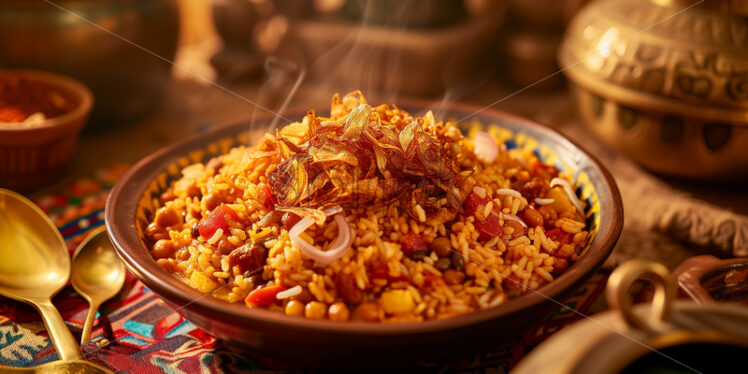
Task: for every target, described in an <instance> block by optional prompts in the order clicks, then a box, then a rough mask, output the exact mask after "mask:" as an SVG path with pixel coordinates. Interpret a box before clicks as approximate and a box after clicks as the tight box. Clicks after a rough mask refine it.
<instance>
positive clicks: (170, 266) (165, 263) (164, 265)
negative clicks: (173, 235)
mask: <svg viewBox="0 0 748 374" xmlns="http://www.w3.org/2000/svg"><path fill="white" fill-rule="evenodd" d="M156 265H158V266H160V267H161V269H164V270H165V271H167V272H169V273H176V272H177V271H179V269H178V268H177V265H176V263H174V260H171V259H165V258H160V259H158V260H156Z"/></svg>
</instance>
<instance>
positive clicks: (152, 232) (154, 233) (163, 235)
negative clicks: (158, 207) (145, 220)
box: [145, 222, 169, 242]
mask: <svg viewBox="0 0 748 374" xmlns="http://www.w3.org/2000/svg"><path fill="white" fill-rule="evenodd" d="M145 236H146V237H147V238H148V239H150V240H151V241H153V242H157V241H159V240H161V239H169V233H168V232H166V230H164V228H163V227H160V226H159V225H157V224H156V223H155V222H151V223H149V224H148V227H146V228H145Z"/></svg>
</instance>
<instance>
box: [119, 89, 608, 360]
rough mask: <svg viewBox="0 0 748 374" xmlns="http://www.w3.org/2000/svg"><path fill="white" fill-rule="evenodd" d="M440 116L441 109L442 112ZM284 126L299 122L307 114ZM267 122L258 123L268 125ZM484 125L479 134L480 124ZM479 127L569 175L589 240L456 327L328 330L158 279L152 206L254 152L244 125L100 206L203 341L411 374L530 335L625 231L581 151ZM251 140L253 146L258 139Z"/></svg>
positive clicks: (178, 150)
mask: <svg viewBox="0 0 748 374" xmlns="http://www.w3.org/2000/svg"><path fill="white" fill-rule="evenodd" d="M398 106H399V107H401V108H404V109H406V110H408V111H410V112H411V113H414V114H419V115H421V114H423V113H424V112H425V110H426V109H428V108H435V107H437V106H438V103H434V102H419V101H404V102H401V103H399V104H398ZM445 107H446V109H445ZM441 109H442V110H443V112H442V113H443V114H444V115H440V113H439V112H437V118H440V117H441V118H456V119H460V118H464V117H466V116H468V115H470V114H471V113H474V112H477V111H478V109H479V108H476V107H472V106H468V105H460V104H444V105H442V106H441ZM288 113H292V114H289V115H287V117H289V118H298V119H300V118H302V115H303V113H304V111H298V112H297V113H296V115H293V113H294V112H293V111H289V112H288ZM271 120H272V118H267V119H266V120H265V121H262V120H256V121H255V124H254V127H255V128H262V127H263V126H266V125H267V124H268V123H270V121H271ZM481 124H482V125H481ZM481 126H485V128H486V130H487V131H489V132H490V133H493V134H494V135H496V136H497V137H499V138H500V139H506V144H507V145H508V146H510V147H524V148H530V149H533V150H535V152H536V154H538V155H539V156H540V158H541V160H543V161H545V162H550V163H554V164H555V165H556V166H557V167H559V168H560V169H561V170H562V171H566V172H573V175H574V176H575V183H576V184H577V185H578V186H579V190H580V194H581V196H582V198H583V199H586V200H587V202H588V206H589V208H588V210H589V212H588V216H589V218H588V226H589V227H590V231H591V233H592V240H591V242H590V244H589V245H588V247H587V248H586V249H585V252H584V254H583V255H582V256H581V257H580V258H579V260H578V261H577V262H575V263H574V264H573V265H572V266H571V267H570V268H569V269H568V270H567V271H566V272H565V273H564V274H563V275H561V276H560V277H558V278H557V279H555V280H554V281H553V282H551V283H549V284H547V285H545V286H543V287H542V288H540V289H539V290H538V291H537V292H535V293H533V292H530V293H528V294H525V295H523V296H521V297H518V298H516V299H513V300H511V301H509V302H507V303H505V304H503V305H500V306H498V307H495V308H491V309H486V310H481V311H477V312H475V313H472V314H467V315H463V316H459V317H456V318H451V319H445V320H438V321H426V322H421V323H403V324H371V323H364V322H346V323H340V322H334V321H327V320H311V319H305V318H298V317H291V316H287V315H283V314H280V313H276V312H271V311H268V310H265V309H250V308H247V307H246V306H245V305H244V304H241V303H236V304H231V303H228V302H224V301H220V300H217V299H214V298H212V297H210V296H206V295H203V294H201V293H200V292H199V291H197V290H194V289H192V288H190V287H189V286H187V285H186V284H184V283H182V282H181V281H180V280H178V279H177V278H175V277H173V276H171V275H170V274H168V273H167V272H165V271H164V270H162V269H161V268H160V267H159V266H158V265H157V264H156V262H155V261H154V260H153V259H152V258H151V256H150V254H149V251H148V247H147V246H146V244H145V243H144V240H143V231H144V229H145V227H146V225H147V224H148V220H149V218H150V217H152V214H153V212H154V211H155V209H156V208H157V207H156V206H153V204H154V203H153V200H154V199H153V198H152V197H157V196H158V194H160V193H161V192H162V191H163V190H164V189H166V187H167V186H168V185H169V183H170V181H171V180H173V179H174V178H176V177H177V176H178V175H179V171H180V170H181V168H182V167H184V166H186V165H188V164H190V163H193V162H201V161H207V159H209V158H210V157H212V156H214V155H216V154H220V153H224V152H226V151H227V150H228V149H229V148H231V147H232V146H233V145H236V144H240V143H245V144H251V138H252V135H253V134H255V135H256V134H257V133H259V131H256V130H255V131H251V130H250V125H249V124H247V123H239V124H235V125H232V126H226V127H216V128H213V129H210V130H208V131H206V132H204V133H200V134H197V135H195V136H193V137H191V138H189V139H186V140H184V141H182V142H179V143H177V144H174V145H172V146H169V147H166V148H164V149H162V150H160V151H158V152H156V153H154V154H152V155H151V156H149V157H146V158H145V159H143V160H142V161H140V162H139V163H138V164H136V165H135V166H134V167H132V168H131V169H130V170H129V171H128V172H127V173H126V174H125V175H124V176H123V177H122V179H121V180H120V181H119V182H118V183H117V185H116V186H115V187H114V188H113V190H112V192H111V194H110V196H109V200H108V201H107V206H106V225H107V229H108V232H109V235H110V238H111V239H112V242H113V243H114V245H115V247H116V249H117V251H118V253H119V255H120V256H121V258H122V259H123V260H124V262H125V263H126V265H127V267H128V269H129V270H130V271H131V272H132V273H133V274H134V275H135V276H136V277H137V278H138V279H140V280H141V281H142V282H143V283H144V284H145V285H146V286H147V287H149V288H150V289H151V290H152V291H153V292H154V293H155V294H156V295H158V296H159V297H160V298H162V299H163V300H164V301H165V302H166V303H167V304H169V305H170V306H171V307H173V308H174V309H175V310H177V311H178V312H179V313H181V314H182V315H184V316H185V318H187V319H188V320H190V321H191V322H192V323H194V324H195V325H196V326H198V327H200V328H202V329H203V330H205V331H206V332H208V333H209V334H211V335H213V336H215V337H217V338H219V339H223V340H226V341H228V342H230V343H233V344H238V345H240V346H243V347H245V348H246V349H247V351H248V352H249V353H251V354H258V355H261V356H266V357H271V358H274V359H276V360H280V361H283V362H288V363H292V364H294V365H301V366H303V367H314V368H326V369H330V368H337V369H342V370H352V369H355V368H359V369H360V368H372V367H381V366H393V365H403V364H404V365H407V364H410V365H415V364H417V363H418V362H419V361H421V360H443V359H447V358H449V357H455V356H457V355H460V354H466V353H478V352H481V351H485V350H487V349H489V348H491V347H493V346H496V345H498V344H500V343H502V342H506V341H508V340H509V339H512V338H516V337H517V336H519V334H520V333H521V332H522V331H524V330H526V329H527V328H528V327H531V326H533V325H535V324H537V323H538V322H540V321H541V320H542V319H543V318H545V317H547V316H548V315H549V314H550V313H551V312H552V311H554V310H556V309H558V308H559V307H560V306H561V305H562V304H561V303H562V302H563V300H564V298H565V297H566V296H569V295H570V294H571V293H572V292H574V291H575V290H576V289H577V288H578V287H579V286H581V284H582V283H583V282H584V281H585V280H586V279H587V278H588V277H589V276H590V275H592V274H593V273H594V272H595V270H596V269H597V268H598V267H599V266H600V265H602V263H603V262H604V261H605V259H606V258H607V257H608V255H609V254H610V253H611V251H612V250H613V247H614V245H615V244H616V242H617V240H618V238H619V236H620V233H621V229H622V226H623V207H622V203H621V197H620V195H619V192H618V188H617V187H616V184H615V182H614V180H613V178H612V177H611V176H610V174H609V173H608V171H606V170H605V169H604V167H603V166H602V165H601V164H600V163H599V162H598V161H597V160H596V159H595V158H594V157H592V156H590V155H589V154H588V153H586V152H585V151H584V150H582V149H581V148H580V147H579V146H577V145H576V144H574V143H573V142H571V141H569V140H568V139H566V138H564V137H563V136H562V135H560V134H559V133H557V132H556V131H554V130H552V129H550V128H547V127H545V126H542V125H540V124H537V123H534V122H532V121H530V120H527V119H524V118H520V117H515V116H512V115H509V114H506V113H502V112H497V111H494V110H484V111H481V112H480V113H478V114H477V115H475V116H474V117H471V119H470V120H469V121H468V122H467V123H465V127H466V128H465V130H466V131H469V128H472V129H473V130H474V129H476V128H479V127H481ZM255 138H257V137H255Z"/></svg>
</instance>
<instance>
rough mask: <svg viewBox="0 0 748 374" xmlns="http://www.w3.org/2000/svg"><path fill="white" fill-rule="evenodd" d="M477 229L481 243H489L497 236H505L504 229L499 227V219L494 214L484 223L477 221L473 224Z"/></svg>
mask: <svg viewBox="0 0 748 374" xmlns="http://www.w3.org/2000/svg"><path fill="white" fill-rule="evenodd" d="M473 225H474V226H475V229H476V230H478V234H480V236H479V237H478V239H479V240H481V241H484V242H485V241H489V240H491V239H493V238H494V237H496V236H500V235H504V228H503V227H501V225H499V217H497V216H496V215H494V214H490V215H489V216H488V217H486V219H485V220H483V221H478V220H477V219H476V220H475V222H474V223H473Z"/></svg>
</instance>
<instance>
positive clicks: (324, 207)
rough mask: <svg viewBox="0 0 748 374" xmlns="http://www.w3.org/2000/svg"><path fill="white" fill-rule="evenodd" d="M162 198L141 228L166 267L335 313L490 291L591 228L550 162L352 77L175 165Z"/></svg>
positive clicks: (553, 270)
mask: <svg viewBox="0 0 748 374" xmlns="http://www.w3.org/2000/svg"><path fill="white" fill-rule="evenodd" d="M159 200H160V206H161V207H160V208H159V209H158V210H157V211H156V212H155V214H154V215H153V217H152V219H151V223H150V225H149V226H148V227H147V229H146V230H145V233H144V236H145V239H146V241H147V242H148V243H149V245H150V249H151V255H152V256H153V258H154V259H155V260H156V262H157V263H158V264H159V265H160V266H161V267H162V268H163V269H164V270H165V271H167V272H169V273H172V274H173V275H174V276H176V277H178V278H179V279H181V280H182V281H184V282H185V283H187V284H188V285H190V286H191V287H193V288H195V289H197V290H199V291H200V292H203V293H210V294H211V295H212V296H213V297H216V298H219V299H223V300H226V301H229V302H237V303H245V304H246V305H247V307H250V308H267V309H269V310H273V311H278V312H280V313H285V314H288V315H293V316H302V317H306V318H326V319H330V320H334V321H348V320H362V321H368V322H416V321H424V320H432V319H442V318H449V317H453V316H457V315H461V314H466V313H471V312H473V311H476V310H479V309H484V308H490V307H494V306H497V305H500V304H502V303H505V302H507V301H508V300H511V299H512V298H516V297H518V296H520V295H522V294H524V293H527V292H534V290H537V289H538V288H540V287H542V286H543V285H545V284H547V283H549V282H551V281H553V280H554V279H555V278H556V277H558V276H559V275H560V274H562V273H563V272H564V271H566V270H567V269H568V267H569V266H570V265H571V264H572V263H573V262H574V261H575V260H576V259H577V257H578V256H579V254H580V253H581V251H582V250H583V248H585V246H586V245H587V243H588V241H589V238H588V236H589V235H588V232H587V231H586V223H585V203H584V202H583V201H581V200H580V199H579V198H578V197H577V196H576V195H575V191H574V187H573V186H572V184H571V183H570V182H569V178H568V176H565V175H563V174H560V173H559V170H557V169H556V168H555V167H554V166H550V165H544V164H543V163H541V162H540V160H539V159H538V157H537V156H536V155H535V154H533V153H532V152H524V151H520V150H507V149H506V147H505V146H503V145H502V144H498V143H497V142H496V139H494V138H493V137H492V136H491V135H489V134H487V133H485V132H480V131H478V132H476V133H474V134H472V135H471V136H465V135H463V133H462V132H461V131H460V129H459V128H458V124H457V123H456V122H454V121H447V122H443V121H437V120H436V119H435V118H434V116H433V114H432V113H431V112H428V113H426V114H425V115H423V116H422V117H414V116H412V115H411V114H409V113H407V112H406V111H404V110H402V109H399V108H397V107H396V106H387V105H379V106H370V105H369V104H368V103H367V101H366V99H365V98H364V97H363V95H362V94H361V93H360V92H358V91H356V92H352V93H349V94H347V95H345V96H344V97H343V98H340V97H339V96H338V95H335V96H334V97H333V99H332V106H331V111H330V116H329V117H321V116H318V114H317V113H316V112H315V111H312V110H310V111H309V112H308V113H307V115H306V116H305V117H304V118H303V119H302V120H301V121H299V122H295V123H292V124H289V125H287V126H285V127H283V128H281V129H279V130H277V131H275V133H274V134H266V135H265V136H264V137H262V138H261V139H260V140H259V141H258V142H257V144H255V145H253V146H249V147H245V146H239V147H235V148H233V149H231V150H230V151H229V152H228V153H226V154H224V155H222V156H219V157H216V158H213V159H211V160H209V161H208V162H206V163H204V164H202V163H198V164H193V165H190V166H187V167H185V168H184V169H183V170H182V176H181V177H180V178H179V179H177V180H176V181H174V182H172V183H171V185H170V186H169V188H168V189H167V190H166V191H165V192H164V193H163V194H162V195H161V196H160V199H159Z"/></svg>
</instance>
